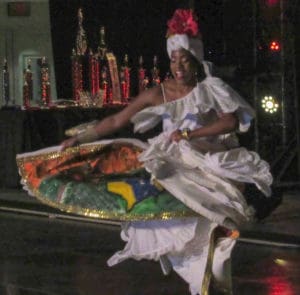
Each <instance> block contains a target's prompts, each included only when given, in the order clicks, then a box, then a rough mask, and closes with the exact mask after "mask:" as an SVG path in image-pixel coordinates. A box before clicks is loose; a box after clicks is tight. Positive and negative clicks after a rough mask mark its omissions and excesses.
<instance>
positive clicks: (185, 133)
mask: <svg viewBox="0 0 300 295" xmlns="http://www.w3.org/2000/svg"><path fill="white" fill-rule="evenodd" d="M190 132H191V130H190V129H189V128H184V129H182V130H181V136H182V138H183V139H185V140H190V139H191V138H190Z"/></svg>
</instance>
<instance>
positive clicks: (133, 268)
mask: <svg viewBox="0 0 300 295" xmlns="http://www.w3.org/2000/svg"><path fill="white" fill-rule="evenodd" d="M0 233H1V236H0V294H1V295H188V294H189V292H188V288H187V285H186V284H185V283H184V282H183V281H182V280H181V279H180V278H179V277H178V276H177V275H176V274H175V273H174V272H173V273H172V274H171V275H169V276H164V275H163V274H162V272H161V270H160V266H159V263H155V262H149V261H140V262H137V261H131V260H130V261H126V262H123V263H121V264H119V265H117V266H114V267H112V268H109V267H107V266H106V260H107V259H108V258H109V257H110V256H111V255H112V254H113V253H114V252H115V251H117V250H118V249H120V248H122V247H123V242H122V241H121V240H120V238H119V227H118V226H114V225H101V224H95V223H88V222H78V221H72V220H62V219H59V218H51V217H50V218H49V217H38V216H32V215H28V214H16V213H9V212H3V211H2V212H1V211H0ZM233 285H234V295H250V294H251V295H254V294H255V295H299V294H300V248H299V247H297V245H290V246H288V245H287V246H285V247H282V246H281V247H278V245H276V246H274V245H272V244H268V245H265V244H257V243H253V241H251V240H249V241H243V240H242V241H240V242H238V243H237V246H236V248H235V250H234V252H233ZM216 294H217V293H216ZM211 295H214V294H211Z"/></svg>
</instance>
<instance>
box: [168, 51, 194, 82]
mask: <svg viewBox="0 0 300 295" xmlns="http://www.w3.org/2000/svg"><path fill="white" fill-rule="evenodd" d="M170 69H171V73H172V75H173V77H174V79H175V80H176V82H178V83H181V84H194V83H195V82H196V64H195V63H194V61H193V59H192V57H191V54H190V53H189V52H188V51H187V50H185V49H179V50H173V51H172V53H171V60H170Z"/></svg>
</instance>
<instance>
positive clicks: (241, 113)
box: [197, 77, 255, 132]
mask: <svg viewBox="0 0 300 295" xmlns="http://www.w3.org/2000/svg"><path fill="white" fill-rule="evenodd" d="M197 87H198V91H197V93H198V95H199V96H201V100H202V105H201V107H200V108H201V110H202V111H203V112H208V111H209V110H210V109H214V110H215V111H216V112H217V113H233V112H235V113H236V114H237V116H238V119H239V131H240V132H246V131H247V130H248V129H249V127H250V123H251V120H252V119H253V118H254V117H255V111H254V109H253V108H252V107H251V106H250V105H249V104H248V103H247V102H246V101H245V100H244V99H243V98H242V97H241V96H240V95H239V94H238V93H237V92H236V91H235V90H234V89H232V88H231V87H230V86H229V85H228V84H226V83H225V82H224V81H223V80H221V79H219V78H216V77H207V78H206V79H205V80H204V81H203V82H202V83H199V84H198V85H197Z"/></svg>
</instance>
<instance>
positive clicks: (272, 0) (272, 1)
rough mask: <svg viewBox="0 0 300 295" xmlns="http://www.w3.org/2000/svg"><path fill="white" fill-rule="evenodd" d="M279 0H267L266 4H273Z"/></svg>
mask: <svg viewBox="0 0 300 295" xmlns="http://www.w3.org/2000/svg"><path fill="white" fill-rule="evenodd" d="M278 2H279V0H267V1H266V3H267V5H268V6H275V5H277V4H278Z"/></svg>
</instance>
